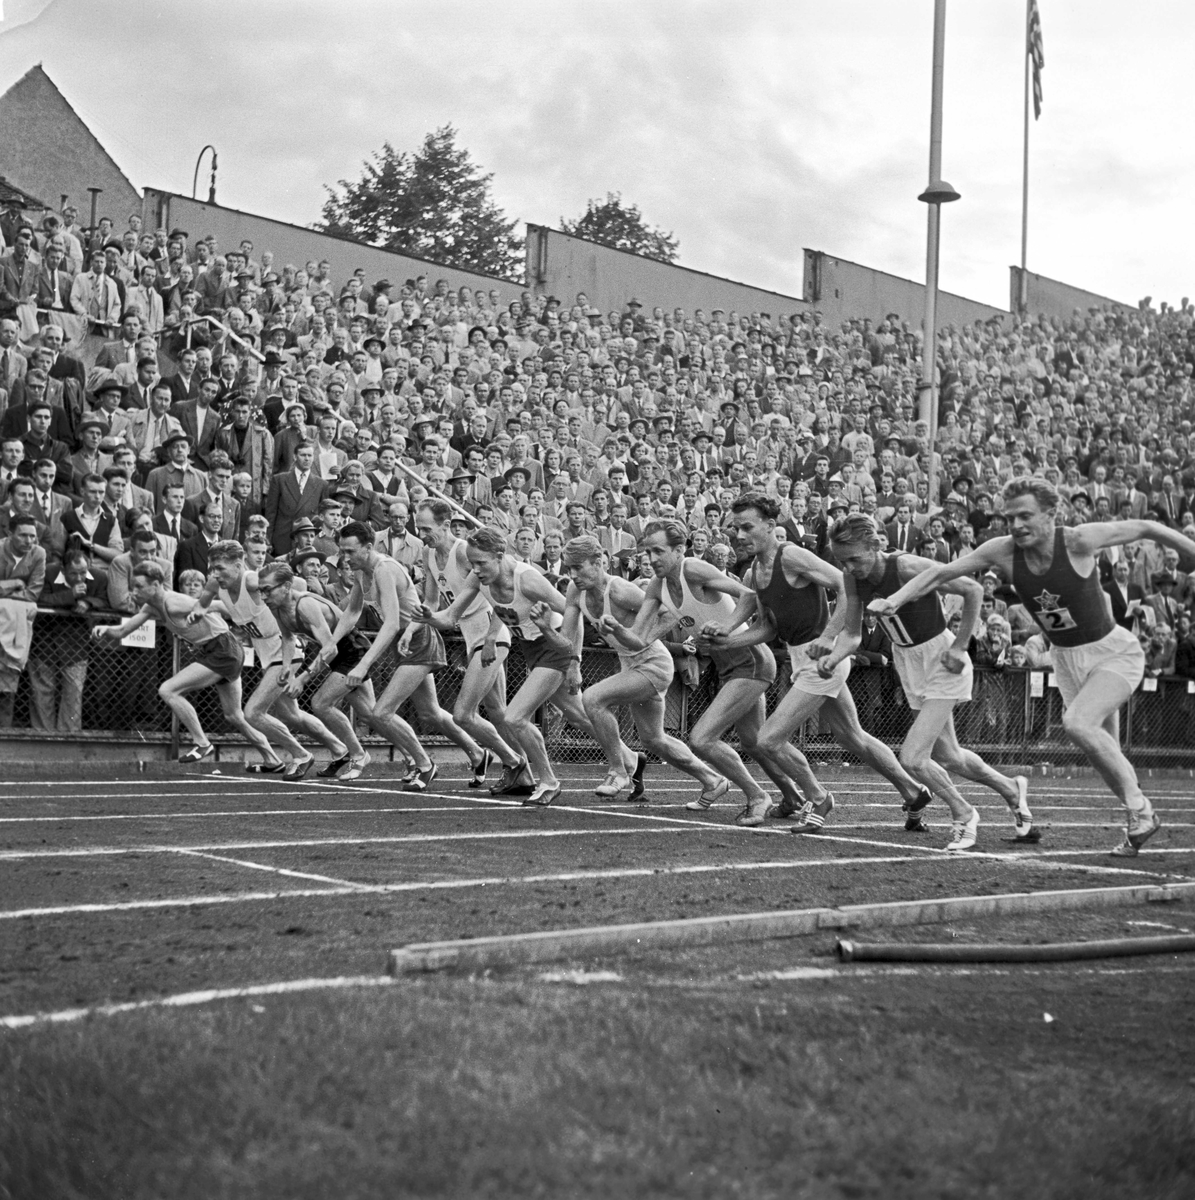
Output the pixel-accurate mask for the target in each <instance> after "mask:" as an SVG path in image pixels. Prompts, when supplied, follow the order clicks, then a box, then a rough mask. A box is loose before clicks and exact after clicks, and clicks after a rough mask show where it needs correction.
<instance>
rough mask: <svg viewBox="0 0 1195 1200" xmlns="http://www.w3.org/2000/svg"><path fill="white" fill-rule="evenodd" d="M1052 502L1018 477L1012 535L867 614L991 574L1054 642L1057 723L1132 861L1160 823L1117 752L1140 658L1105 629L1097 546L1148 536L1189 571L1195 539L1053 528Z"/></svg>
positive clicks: (1123, 526)
mask: <svg viewBox="0 0 1195 1200" xmlns="http://www.w3.org/2000/svg"><path fill="white" fill-rule="evenodd" d="M1058 503H1059V497H1058V492H1057V491H1056V490H1055V489H1054V487H1053V486H1052V485H1051V484H1050V483H1048V482H1047V481H1046V480H1044V479H1039V478H1037V477H1035V476H1022V477H1021V478H1020V479H1014V480H1011V481H1010V482H1009V483H1008V484H1006V485H1005V488H1004V515H1005V517H1006V518H1007V520H1008V523H1009V527H1010V529H1011V530H1012V533H1011V535H1010V536H1008V537H998V538H992V539H991V540H990V541H987V542H984V543H983V545H982V546H979V547H978V548H977V549H975V550H972V551H971V552H970V553H969V554H965V555H964V556H963V557H962V558H958V559H956V560H955V561H954V562H952V563H939V564H937V565H935V566H934V567H933V568H932V569H931V570H929V571H927V572H925V573H924V574H922V575H919V576H918V577H917V578H916V579H912V580H910V581H909V582H908V583H907V584H906V585H905V586H904V587H903V588H901V589H900V591H898V592H897V593H896V594H895V595H893V596H891V597H890V598H888V599H887V600H885V601H883V603H882V604H881V605H876V604H873V605H872V608H873V610H874V611H876V612H880V613H881V614H885V615H886V614H887V613H888V611H889V610H890V609H894V608H897V607H899V606H900V605H902V604H905V603H907V601H908V600H909V599H911V598H916V597H918V596H924V595H925V594H926V593H928V592H931V591H933V590H935V589H936V588H939V587H941V586H942V584H943V583H948V582H949V581H950V580H953V579H959V578H962V577H963V576H973V575H978V574H980V573H981V572H983V571H987V570H993V571H996V572H997V573H999V574H1001V575H1003V577H1004V578H1005V579H1010V580H1011V581H1012V583H1013V586H1014V587H1015V588H1016V591H1017V596H1018V597H1019V599H1020V601H1021V603H1022V604H1024V605H1025V607H1026V609H1028V611H1029V612H1030V614H1032V616H1033V618H1034V619H1035V620H1036V621H1037V623H1038V625H1039V626H1040V627H1041V630H1042V632H1043V633H1044V634H1045V635H1046V637H1047V638H1048V639H1049V641H1050V643H1051V645H1052V646H1053V659H1054V673H1055V679H1056V681H1057V683H1058V690H1059V692H1060V693H1061V694H1062V702H1063V704H1064V705H1065V706H1066V707H1065V711H1064V713H1063V718H1062V722H1063V727H1064V728H1065V729H1066V731H1067V733H1068V734H1069V735H1070V737H1071V739H1072V740H1073V741H1074V742H1075V743H1076V744H1077V745H1078V746H1079V747H1080V748H1081V749H1082V750H1083V751H1084V753H1085V754H1086V755H1087V757H1088V758H1089V759H1090V760H1091V764H1092V766H1094V767H1095V769H1096V770H1097V771H1098V772H1099V773H1100V775H1101V777H1102V778H1103V780H1104V782H1105V783H1106V784H1107V785H1108V787H1109V788H1110V789H1111V790H1112V792H1113V793H1114V794H1115V795H1116V796H1117V798H1118V799H1119V800H1120V802H1121V804H1123V805H1124V807H1125V811H1126V822H1125V823H1126V828H1125V837H1124V841H1123V842H1122V843H1121V844H1120V845H1118V846H1117V847H1115V849H1113V850H1112V854H1114V855H1117V856H1120V857H1128V858H1131V857H1133V856H1134V855H1136V854H1137V853H1138V851H1139V850H1140V849H1141V847H1142V845H1143V844H1144V843H1145V841H1146V840H1147V839H1148V838H1150V837H1152V836H1153V835H1154V833H1156V832H1157V830H1158V828H1159V827H1160V825H1161V821H1160V820H1159V819H1158V817H1157V815H1156V814H1155V813H1154V811H1153V807H1152V806H1151V805H1150V803H1149V801H1148V800H1147V799H1146V798H1145V796H1144V795H1143V794H1142V791H1141V785H1140V784H1139V782H1138V781H1137V772H1136V771H1135V770H1134V769H1133V765H1132V763H1130V762H1129V760H1128V759H1127V758H1126V757H1125V755H1124V752H1123V751H1122V750H1121V748H1120V724H1119V713H1120V709H1121V706H1122V705H1123V704H1124V703H1125V702H1126V701H1127V700H1128V698H1129V696H1131V695H1132V693H1133V692H1134V690H1135V689H1136V688H1137V686H1138V685H1139V684H1140V682H1141V678H1142V675H1143V674H1144V669H1145V656H1144V653H1143V651H1142V650H1141V647H1140V645H1139V643H1138V642H1137V640H1136V638H1134V637H1133V635H1132V634H1131V633H1130V632H1129V631H1128V630H1126V629H1122V628H1121V627H1120V626H1119V625H1115V624H1113V623H1112V620H1111V614H1110V613H1109V612H1108V608H1107V602H1106V600H1105V599H1104V598H1103V597H1102V595H1101V592H1100V586H1099V571H1098V563H1097V561H1096V558H1097V555H1098V554H1099V552H1100V551H1101V550H1104V549H1107V548H1108V547H1110V546H1123V545H1126V544H1127V543H1129V542H1136V541H1140V540H1142V539H1143V538H1149V539H1151V540H1152V541H1155V542H1157V543H1158V545H1160V546H1167V547H1170V548H1171V549H1174V550H1177V551H1178V553H1179V555H1180V562H1183V563H1185V567H1186V568H1192V567H1195V542H1193V541H1191V540H1190V539H1189V538H1186V537H1183V535H1182V534H1181V533H1177V532H1176V531H1175V530H1173V529H1169V528H1167V527H1166V526H1165V525H1161V524H1159V523H1157V522H1155V521H1116V522H1106V521H1095V522H1092V523H1090V524H1087V525H1079V526H1077V527H1076V528H1074V529H1064V528H1059V527H1058V523H1057V520H1056V516H1057V509H1058Z"/></svg>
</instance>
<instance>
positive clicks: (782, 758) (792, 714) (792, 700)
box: [753, 687, 830, 804]
mask: <svg viewBox="0 0 1195 1200" xmlns="http://www.w3.org/2000/svg"><path fill="white" fill-rule="evenodd" d="M824 700H825V697H824V696H817V695H814V694H813V693H812V692H806V691H804V690H803V689H801V688H797V687H793V688H789V690H788V694H787V695H786V696H785V697H784V699H783V700H781V701H780V703H779V704H778V705H777V706H776V709H775V711H774V712H773V713H772V715H771V716H770V717H769V718H768V719H767V720H766V721H765V722H764V725H763V728H762V729H761V730H760V731H759V737H758V738H757V739H756V742H755V750H754V751H753V753H754V756H755V758H756V760H757V761H758V762H759V764H760V766H762V767H763V768H764V770H765V771H767V773H768V775H769V776H770V777H771V778H772V779H775V778H777V776H779V777H781V778H786V779H791V780H793V781H794V782H795V783H796V785H797V787H799V788H800V789H801V791H802V792H803V793H804V796H805V799H806V800H809V801H812V802H813V803H814V804H823V803H824V802H825V800H826V797H827V796H828V795H829V794H830V793H829V792H828V791H827V790H826V788H824V787H822V785H821V783H819V782H818V778H817V776H816V775H814V773H813V768H812V767H811V766H810V765H809V759H807V758H806V757H805V755H803V754H802V753H801V752H800V750H798V749H797V748H796V746H794V745H793V744H792V742H790V741H789V740H788V739H789V738H790V737H792V735H793V731H794V730H796V729H799V728H800V727H801V726H802V725H803V724H804V723H805V722H806V721H808V720H809V718H810V717H812V716H813V715H814V714H815V713H816V712H817V711H818V709H819V708H821V706H822V702H823V701H824Z"/></svg>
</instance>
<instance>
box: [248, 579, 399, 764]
mask: <svg viewBox="0 0 1195 1200" xmlns="http://www.w3.org/2000/svg"><path fill="white" fill-rule="evenodd" d="M299 586H300V587H302V584H300V585H299ZM258 587H259V588H260V589H261V594H262V595H263V596H264V597H265V600H266V603H267V604H268V605H269V606H270V609H271V611H272V612H273V614H274V618H275V620H277V622H278V628H279V630H280V631H281V634H282V649H281V660H282V670H281V672H280V674H279V682H280V683H281V684H282V686H283V687H284V688H285V689H286V694H287V695H288V696H291V697H294V698H295V699H297V698H298V697H299V696H301V695H302V694H303V691H304V689H305V688H306V687H307V685H308V684H310V683H312V682H314V681H315V680H316V679H318V678H319V676H320V675H321V673H322V672H323V671H324V670H327V672H328V676H327V678H326V679H325V680H324V681H323V683H321V684H320V687H319V690H318V691H317V692H316V693H315V695H314V696H313V697H312V698H311V711H312V712H314V713H315V715H316V716H317V717H318V718H319V719H320V720H321V721H323V723H324V724H325V725H326V726H327V727H328V728H329V729H330V730H332V732H333V733H335V734H336V736H337V737H338V738H339V739H340V740H341V741H342V742H343V743H344V746H345V752H344V753H343V754H341V755H338V756H336V757H334V758H333V759H332V761H331V762H329V763H328V764H326V765H325V766H324V767H323V768H321V769H320V770H319V771H317V772H316V774H317V775H318V776H319V777H320V778H321V779H332V778H333V777H335V778H337V779H338V780H340V782H342V783H343V782H347V781H350V780H353V779H360V778H361V776H362V775H363V774H364V772H365V768H366V767H367V766H369V752H368V751H367V750H366V749H365V747H364V746H362V745H361V740H360V738H358V737H357V732H356V730H355V729H354V728H353V722H352V721H351V720H350V718H349V717H348V715H347V714H346V713H344V712H343V711H342V710H341V708H340V707H339V706H340V702H341V701H342V700H347V701H348V704H349V707H350V708H351V709H352V710H353V712H354V713H356V714H357V716H358V717H360V718H361V720H363V721H365V722H366V723H368V722H369V721H370V719H371V717H372V714H373V709H374V706H375V704H376V703H377V701H376V700H375V699H374V694H373V682H372V681H371V680H369V679H366V680H365V681H364V683H362V684H361V685H360V686H358V687H349V685H348V682H347V677H348V673H349V672H350V671H351V670H352V669H353V668H354V667H355V666H356V665H357V664H358V663H359V662H360V661H361V659H362V658H364V656H365V651H366V650H368V649H369V639H368V638H367V637H366V636H365V635H364V634H363V633H361V631H360V630H357V629H352V630H350V631H349V632H348V633H346V634H345V635H344V637H343V638H341V640H340V641H339V643H338V642H336V641H334V640H333V637H332V630H333V629H335V628H336V626H337V625H338V624H339V622H340V618H341V617H342V616H343V615H344V614H343V613H342V612H341V610H340V609H339V608H337V606H336V605H335V604H334V603H333V602H332V601H331V600H329V599H327V597H325V596H317V595H316V594H315V593H314V592H308V591H299V590H298V589H296V588H295V575H294V572H293V571H292V570H291V568H290V566H289V565H288V564H287V563H284V562H272V563H268V564H267V565H266V566H265V567H263V568H262V570H261V571H260V572H259V573H258ZM297 643H302V644H304V645H315V646H317V647H318V648H319V649H318V651H317V653H316V654H315V655H314V656H313V657H312V658H311V660H310V662H309V663H308V664H307V665H306V666H303V665H302V656H301V655H300V665H299V669H298V670H295V669H294V653H295V647H296V644H297ZM346 766H347V767H348V770H347V771H344V773H343V774H341V773H340V772H341V771H342V769H343V768H344V767H346Z"/></svg>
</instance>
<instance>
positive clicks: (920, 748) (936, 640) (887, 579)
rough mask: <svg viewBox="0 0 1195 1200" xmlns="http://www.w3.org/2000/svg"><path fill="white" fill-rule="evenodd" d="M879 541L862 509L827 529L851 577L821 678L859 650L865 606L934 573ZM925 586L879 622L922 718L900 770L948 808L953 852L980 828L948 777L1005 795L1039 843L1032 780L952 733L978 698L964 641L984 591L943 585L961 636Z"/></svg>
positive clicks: (818, 652)
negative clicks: (960, 713)
mask: <svg viewBox="0 0 1195 1200" xmlns="http://www.w3.org/2000/svg"><path fill="white" fill-rule="evenodd" d="M880 545H881V538H880V533H879V531H878V530H877V529H876V526H875V523H874V522H873V521H872V519H871V518H870V517H868V516H866V515H864V514H863V513H853V514H851V515H850V516H846V517H840V518H839V519H838V520H837V521H835V522H834V525H833V526H832V527H831V529H830V546H831V548H832V549H833V551H834V557H835V558H837V559H838V561H839V563H841V564H842V570H843V573H844V575H845V580H844V583H845V584H846V611H845V614H844V617H843V621H842V626H841V629H840V631H839V633H838V636H837V637H836V638H835V639H834V647H833V649H832V650H830V652H829V653H828V654H823V653H822V651H823V650H824V646H821V645H816V644H815V645H814V646H812V647H810V651H811V653H812V654H813V655H814V656H815V657H817V669H818V671H819V672H820V674H821V675H822V678H824V679H829V678H830V676H831V675H832V674H833V673H834V671H835V670H837V668H838V665H839V663H841V662H842V661H843V659H846V658H851V657H853V655H854V654H855V652H856V651H857V650H858V648H859V643H860V642H861V641H862V634H861V630H862V623H863V610H864V608H866V607H867V606H868V604H869V603H870V602H871V601H872V600H873V599H875V598H877V597H879V598H887V597H890V596H893V595H897V594H899V592H900V589H901V587H902V585H903V584H905V583H907V582H908V581H909V580H910V579H913V578H915V577H917V576H920V575H924V574H925V573H926V572H928V571H930V570H931V568H934V564H933V563H932V562H931V561H930V560H929V559H927V558H920V557H918V556H917V555H913V554H905V553H903V552H902V551H897V552H896V553H894V554H885V553H883V552H882V551H881V550H880ZM928 590H929V589H924V591H923V598H922V599H921V600H919V601H918V602H916V603H914V604H906V603H903V602H902V603H900V604H896V605H892V606H891V611H885V613H884V615H882V616H881V617H880V620H881V622H882V623H883V625H884V631H885V632H886V633H887V634H888V636H889V637H890V638H891V639H892V657H893V659H894V661H895V663H896V671H897V674H898V675H899V676H900V683H901V687H903V688H904V692H905V699H906V700H907V701H908V703H909V708H911V709H912V710H913V711H914V712H915V713H916V714H917V716H916V718H915V719H914V721H913V726H912V728H911V729H910V730H909V732H908V734H907V736H906V737H905V741H904V745H903V746H902V747H901V750H900V761H901V765H902V766H903V767H904V768H905V770H906V771H908V772H909V774H910V775H912V776H913V778H914V779H917V780H919V781H920V782H921V783H923V784H924V785H925V786H926V787H927V788H928V789H929V790H930V791H931V792H933V794H934V795H935V796H940V797H941V798H942V799H943V800H945V801H946V803H947V805H948V806H949V808H950V814H951V818H952V822H953V827H954V828H953V836H952V837H951V840H950V844H949V845H948V846H947V847H946V849H947V850H952V851H957V850H970V849H971V848H972V847H973V846H974V845H975V842H976V838H977V834H978V829H979V809H977V808H976V807H975V806H974V805H972V804H969V803H968V802H967V801H966V800H965V799H964V798H963V795H962V793H961V792H960V791H959V790H958V788H956V787H955V786H954V783H953V782H952V780H951V778H950V772H954V774H956V775H961V776H963V778H964V779H970V780H972V781H973V782H975V783H982V784H983V785H984V786H985V787H989V788H991V789H992V790H993V791H994V792H998V793H999V794H1000V795H1001V796H1002V797H1003V798H1004V802H1005V803H1006V804H1007V805H1008V807H1009V809H1010V810H1011V811H1012V819H1013V824H1014V825H1015V826H1016V836H1017V839H1018V840H1019V841H1023V842H1035V841H1038V840H1039V839H1040V834H1039V833H1038V831H1037V830H1036V829H1034V828H1033V815H1032V814H1031V813H1030V811H1029V805H1028V802H1027V800H1026V793H1027V791H1028V786H1029V785H1028V780H1026V778H1025V777H1024V776H1023V775H1018V776H1017V777H1016V778H1015V779H1009V778H1008V777H1007V776H1005V775H1001V774H1000V772H999V771H995V770H993V769H992V768H991V767H989V766H988V765H987V763H985V762H984V761H983V759H981V758H980V757H979V755H978V754H975V753H973V752H972V751H970V750H964V749H963V748H962V746H960V745H959V742H958V736H957V735H956V733H955V731H954V706H955V705H956V704H957V703H958V702H959V701H960V700H970V699H971V678H972V670H971V659H970V658H969V657H968V655H967V643H968V642H969V641H970V639H971V631H972V630H973V629H974V628H975V619H976V617H977V616H978V615H979V606H980V603H981V602H982V600H983V588H982V587H980V586H979V584H978V583H976V582H975V580H974V579H963V578H957V579H954V580H953V581H952V582H948V583H944V584H943V585H942V587H941V589H940V590H941V591H944V592H948V593H952V594H954V595H958V596H962V598H963V611H962V616H961V620H960V622H959V629H958V633H957V634H951V632H950V631H949V629H947V627H946V617H945V614H944V613H943V611H942V601H941V600H940V599H939V598H938V596H937V595H929V594H927V593H928ZM885 607H887V606H885ZM910 807H912V806H910Z"/></svg>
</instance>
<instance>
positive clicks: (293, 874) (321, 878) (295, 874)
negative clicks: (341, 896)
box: [176, 850, 368, 888]
mask: <svg viewBox="0 0 1195 1200" xmlns="http://www.w3.org/2000/svg"><path fill="white" fill-rule="evenodd" d="M176 853H178V854H185V855H186V856H187V857H188V858H202V859H207V860H209V861H210V862H218V863H229V864H230V865H232V866H234V867H249V868H250V869H251V870H254V871H268V872H269V873H270V874H271V875H284V876H286V877H287V878H288V879H309V880H311V881H312V882H313V883H330V884H333V885H334V886H336V887H345V888H359V887H364V886H368V885H365V884H356V883H354V882H353V881H352V880H351V879H333V878H332V877H331V876H329V875H312V874H311V873H310V872H307V871H292V870H289V869H288V868H287V867H271V866H267V865H266V864H265V863H257V862H249V861H247V860H246V859H243V858H229V857H227V856H226V855H223V854H203V853H201V852H200V851H198V850H178V851H176Z"/></svg>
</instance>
